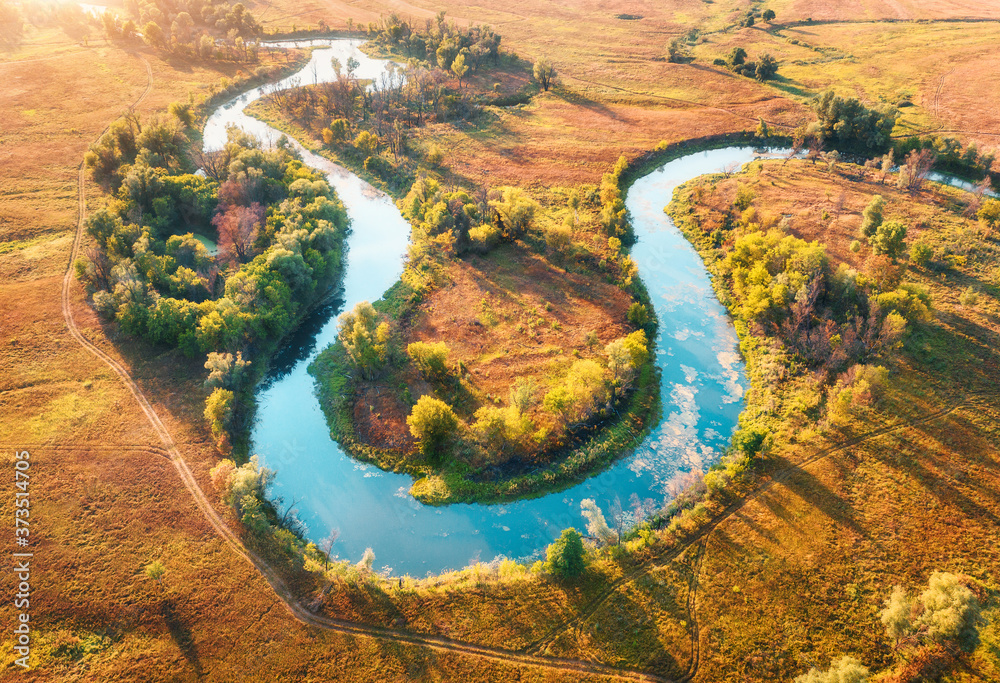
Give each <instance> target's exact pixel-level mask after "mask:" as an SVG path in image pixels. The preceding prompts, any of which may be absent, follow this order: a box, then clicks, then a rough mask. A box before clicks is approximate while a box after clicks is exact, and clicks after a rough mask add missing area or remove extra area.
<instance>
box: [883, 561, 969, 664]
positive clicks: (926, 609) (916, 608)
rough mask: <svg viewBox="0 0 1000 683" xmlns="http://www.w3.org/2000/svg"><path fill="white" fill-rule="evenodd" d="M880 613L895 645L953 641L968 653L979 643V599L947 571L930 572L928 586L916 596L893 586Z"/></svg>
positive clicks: (959, 579) (957, 577)
mask: <svg viewBox="0 0 1000 683" xmlns="http://www.w3.org/2000/svg"><path fill="white" fill-rule="evenodd" d="M880 616H881V619H882V623H883V625H885V628H886V634H887V635H888V636H889V637H890V638H892V639H893V640H894V641H895V642H896V645H897V646H898V645H900V644H901V643H904V642H907V643H911V644H917V643H921V642H934V643H949V642H953V643H956V644H958V645H959V647H961V648H962V649H963V650H965V651H966V652H971V651H972V650H974V649H975V648H976V646H977V645H978V644H979V626H980V624H981V623H982V614H981V607H980V605H979V601H978V600H976V596H975V595H974V594H973V593H972V591H971V590H969V588H968V586H966V585H965V584H964V583H962V580H961V578H960V577H959V576H957V575H956V574H952V573H949V572H934V573H933V574H931V576H930V579H929V580H928V582H927V588H926V589H925V590H924V591H923V592H922V593H921V594H920V595H919V596H917V597H915V598H913V597H910V595H909V594H908V593H907V592H906V591H905V590H904V589H903V588H901V587H900V586H896V587H894V588H893V590H892V594H891V595H890V596H889V598H888V599H887V600H886V601H885V607H884V609H882V611H881V612H880Z"/></svg>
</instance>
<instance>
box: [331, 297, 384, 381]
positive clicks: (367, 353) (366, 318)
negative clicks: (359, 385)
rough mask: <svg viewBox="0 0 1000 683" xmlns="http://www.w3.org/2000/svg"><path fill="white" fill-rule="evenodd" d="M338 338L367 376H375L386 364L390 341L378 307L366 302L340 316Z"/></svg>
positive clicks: (371, 377)
mask: <svg viewBox="0 0 1000 683" xmlns="http://www.w3.org/2000/svg"><path fill="white" fill-rule="evenodd" d="M339 322H340V331H339V332H338V333H337V338H338V339H339V340H340V342H341V343H342V344H343V345H344V350H345V351H347V355H348V357H349V358H350V359H351V361H353V363H354V365H355V367H356V368H357V369H358V370H359V371H360V373H361V376H362V377H363V378H365V379H374V377H375V375H376V374H377V373H378V371H379V370H380V369H381V368H382V366H383V365H384V364H385V359H386V352H387V348H388V346H387V344H388V341H389V325H388V323H384V322H379V317H378V313H376V312H375V307H374V306H372V305H371V304H370V303H368V302H367V301H361V302H359V303H357V304H355V306H354V308H353V309H352V310H351V311H346V312H344V313H341V315H340V320H339Z"/></svg>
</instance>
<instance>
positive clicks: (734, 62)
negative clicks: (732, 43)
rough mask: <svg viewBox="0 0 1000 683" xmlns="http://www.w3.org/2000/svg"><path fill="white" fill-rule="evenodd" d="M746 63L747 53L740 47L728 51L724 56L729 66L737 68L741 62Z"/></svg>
mask: <svg viewBox="0 0 1000 683" xmlns="http://www.w3.org/2000/svg"><path fill="white" fill-rule="evenodd" d="M745 61H747V51H746V50H744V49H743V48H742V47H734V48H733V49H732V50H730V51H729V54H728V55H727V56H726V64H728V65H729V66H731V67H732V66H739V65H740V64H742V63H743V62H745Z"/></svg>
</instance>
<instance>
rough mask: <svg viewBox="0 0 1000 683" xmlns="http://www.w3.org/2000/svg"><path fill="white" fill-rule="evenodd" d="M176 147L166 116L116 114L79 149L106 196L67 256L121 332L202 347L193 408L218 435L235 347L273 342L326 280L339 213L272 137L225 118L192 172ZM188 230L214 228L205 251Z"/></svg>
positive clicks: (178, 141)
mask: <svg viewBox="0 0 1000 683" xmlns="http://www.w3.org/2000/svg"><path fill="white" fill-rule="evenodd" d="M189 151H190V143H189V142H188V140H187V138H186V137H185V135H184V133H183V131H182V130H181V129H180V128H179V127H178V126H177V125H176V124H175V123H171V122H168V121H164V120H162V119H156V118H153V119H150V120H148V121H146V122H142V121H140V120H139V119H138V118H137V117H135V116H128V117H126V118H125V119H124V120H121V121H119V122H117V123H115V124H114V125H112V126H111V128H110V129H109V130H108V132H107V133H106V134H105V135H104V136H103V137H102V138H101V139H100V141H98V142H97V143H96V144H95V145H94V146H93V147H92V148H91V150H90V151H89V152H88V153H87V156H86V163H87V165H88V166H89V167H90V169H91V171H92V173H93V175H94V178H95V180H97V181H98V182H99V183H101V184H102V185H103V186H104V187H106V188H107V189H108V191H109V193H110V196H109V200H108V202H107V206H106V207H105V208H103V209H100V210H97V211H95V212H94V213H93V214H91V216H90V217H89V218H88V219H87V223H86V229H87V233H88V234H89V235H90V236H91V238H93V240H94V244H95V246H94V247H93V248H92V249H90V250H89V251H88V252H87V255H86V257H85V258H84V259H81V260H80V261H79V262H78V263H77V264H76V270H77V273H78V275H79V276H80V278H81V279H82V280H83V281H84V282H85V284H86V286H87V290H88V292H89V293H90V294H91V295H92V297H93V302H94V307H95V308H96V309H97V310H98V312H99V313H101V314H102V315H103V316H105V317H106V318H107V319H113V320H115V321H116V322H117V323H118V325H119V326H120V327H121V329H122V330H123V331H125V332H126V333H128V334H131V335H134V336H138V337H143V338H145V339H147V340H149V341H150V342H153V343H156V344H161V345H165V346H173V347H177V348H178V349H180V350H181V351H182V352H183V353H184V354H185V355H188V356H195V355H198V354H208V357H209V359H210V361H209V364H207V367H208V368H209V369H210V370H211V372H212V375H211V376H210V381H211V383H212V384H213V386H214V393H213V395H212V397H210V403H209V405H208V406H207V408H206V417H208V419H209V422H210V423H211V424H212V426H213V431H215V432H216V433H217V435H220V436H221V435H222V433H223V432H225V431H227V430H230V429H236V430H238V429H240V428H241V427H243V426H245V424H244V421H243V416H244V415H245V413H246V411H245V409H244V408H245V406H244V403H245V402H246V400H249V397H248V396H246V395H245V389H246V383H247V381H248V380H249V373H247V372H243V370H244V369H245V365H244V363H245V361H244V360H243V359H251V358H253V357H254V356H255V355H256V354H258V353H260V352H262V351H264V350H266V349H269V348H271V347H272V346H273V345H274V344H276V342H277V341H278V340H280V339H281V338H282V337H284V336H285V335H286V334H287V333H288V332H289V331H291V329H292V328H293V327H294V326H295V325H296V324H297V321H298V320H299V319H300V318H301V316H302V315H304V313H305V312H306V311H307V310H308V309H309V307H310V306H312V305H313V304H314V303H315V302H316V301H318V300H319V299H320V298H322V297H323V296H325V295H326V294H327V292H328V291H329V288H330V287H331V286H332V285H333V284H334V283H335V281H336V278H337V277H338V275H339V273H340V266H341V262H342V257H343V251H342V240H343V237H344V234H345V231H346V229H347V215H346V212H345V210H344V207H343V205H342V204H341V203H340V201H339V199H337V197H336V195H335V194H334V192H333V191H332V190H331V189H330V187H329V186H328V185H327V183H326V181H325V179H324V178H323V177H322V176H321V175H319V174H317V173H314V172H313V171H311V170H309V169H308V168H306V167H305V166H303V165H302V163H301V161H299V160H298V159H296V158H295V157H294V156H293V155H292V153H291V152H289V151H288V150H287V149H286V148H284V147H278V148H276V149H272V150H265V149H263V148H261V147H260V145H259V143H258V142H257V141H256V140H254V139H252V138H249V137H247V136H246V135H245V134H243V133H241V132H237V131H236V130H234V129H231V130H230V133H229V140H228V142H227V143H226V145H225V147H224V148H223V149H222V150H220V151H218V152H213V153H212V154H210V155H207V156H208V157H209V158H210V159H211V163H209V164H207V167H206V174H205V175H195V174H193V173H192V171H193V170H194V168H193V163H192V162H191V160H190V155H189ZM196 233H197V234H201V235H208V236H212V237H215V238H216V240H217V242H218V252H217V253H216V254H211V253H209V251H208V249H207V248H206V247H205V246H204V245H203V244H202V243H201V242H200V241H199V240H197V239H195V236H194V235H195V234H196ZM218 354H226V356H225V358H226V359H229V360H228V361H227V362H228V363H229V364H230V366H231V367H230V369H229V370H227V371H226V372H222V371H221V369H220V367H221V365H224V364H225V362H223V361H220V360H219V359H220V356H219V355H218ZM232 354H235V357H236V360H235V361H234V360H231V359H232ZM233 366H235V367H236V368H239V369H240V372H236V373H234V372H233V370H232V367H233ZM227 373H228V374H227ZM223 375H225V379H224V380H223V379H222V376H223ZM235 377H239V378H240V380H241V381H242V382H243V384H242V385H241V384H240V382H237V381H234V378H235Z"/></svg>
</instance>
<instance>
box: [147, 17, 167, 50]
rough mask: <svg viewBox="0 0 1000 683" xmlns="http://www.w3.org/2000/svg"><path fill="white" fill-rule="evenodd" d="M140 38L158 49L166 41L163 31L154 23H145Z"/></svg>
mask: <svg viewBox="0 0 1000 683" xmlns="http://www.w3.org/2000/svg"><path fill="white" fill-rule="evenodd" d="M142 38H143V40H145V41H146V42H147V43H149V44H150V45H151V46H153V47H160V46H162V45H163V44H164V42H165V41H166V36H165V35H164V33H163V29H162V28H160V25H159V24H157V23H156V22H155V21H147V22H146V25H145V26H143V27H142Z"/></svg>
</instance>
